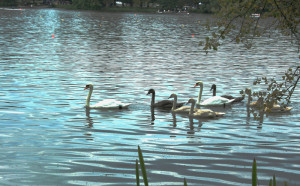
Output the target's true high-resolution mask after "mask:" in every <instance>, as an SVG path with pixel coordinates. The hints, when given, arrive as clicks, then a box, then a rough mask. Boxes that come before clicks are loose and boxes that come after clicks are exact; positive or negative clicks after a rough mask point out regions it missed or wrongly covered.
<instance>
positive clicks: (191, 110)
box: [84, 81, 292, 118]
mask: <svg viewBox="0 0 300 186" xmlns="http://www.w3.org/2000/svg"><path fill="white" fill-rule="evenodd" d="M196 87H200V88H199V93H198V98H197V101H196V100H195V99H192V98H191V99H189V100H188V102H187V103H184V102H181V103H178V102H177V95H176V94H175V93H173V94H171V95H170V97H169V99H166V100H160V101H158V102H155V90H154V89H149V90H148V93H147V95H150V94H151V104H150V105H151V107H152V108H162V109H170V110H171V112H173V113H184V114H188V115H189V116H190V117H194V118H216V117H219V116H223V115H225V113H222V112H214V111H213V110H211V109H199V108H195V105H196V106H198V107H199V106H204V107H206V106H208V107H211V108H213V107H216V106H222V107H225V106H226V105H230V104H233V103H236V102H241V101H242V100H243V99H244V96H242V97H233V96H230V95H222V96H216V85H215V84H213V85H212V86H211V89H210V91H213V96H212V97H209V98H207V99H204V100H203V101H201V99H202V93H203V82H202V81H198V82H196V84H195V85H194V88H196ZM84 90H89V92H88V95H87V98H86V104H85V107H86V108H90V109H114V108H115V109H124V108H128V107H129V105H130V104H129V103H123V102H121V101H118V100H115V99H104V100H101V101H100V102H98V103H96V104H94V105H91V104H90V101H91V97H92V93H93V90H94V86H93V84H87V85H86V86H85V88H84ZM170 98H173V100H170ZM250 99H252V98H251V97H250V95H249V96H248V103H247V106H250V107H255V106H256V104H257V102H254V103H250ZM189 103H191V106H186V105H185V104H189ZM184 105H185V106H184ZM290 110H292V107H286V108H282V107H280V106H279V105H274V106H273V108H271V112H272V113H281V112H289V111H290Z"/></svg>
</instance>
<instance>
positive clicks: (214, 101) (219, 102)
mask: <svg viewBox="0 0 300 186" xmlns="http://www.w3.org/2000/svg"><path fill="white" fill-rule="evenodd" d="M233 101H234V99H227V98H223V97H221V96H213V97H210V98H208V99H206V100H204V101H203V102H201V103H200V105H203V106H223V105H224V104H230V103H232V102H233Z"/></svg>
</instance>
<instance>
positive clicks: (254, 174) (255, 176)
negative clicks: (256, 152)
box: [252, 158, 257, 186]
mask: <svg viewBox="0 0 300 186" xmlns="http://www.w3.org/2000/svg"><path fill="white" fill-rule="evenodd" d="M252 186H257V169H256V160H255V158H254V159H253V164H252Z"/></svg>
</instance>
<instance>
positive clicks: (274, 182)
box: [273, 174, 276, 186]
mask: <svg viewBox="0 0 300 186" xmlns="http://www.w3.org/2000/svg"><path fill="white" fill-rule="evenodd" d="M273 186H276V176H275V174H274V175H273Z"/></svg>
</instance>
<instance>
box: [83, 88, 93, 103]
mask: <svg viewBox="0 0 300 186" xmlns="http://www.w3.org/2000/svg"><path fill="white" fill-rule="evenodd" d="M92 93H93V86H90V88H89V94H88V96H87V98H86V103H85V106H86V107H89V106H90V101H91V96H92Z"/></svg>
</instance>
